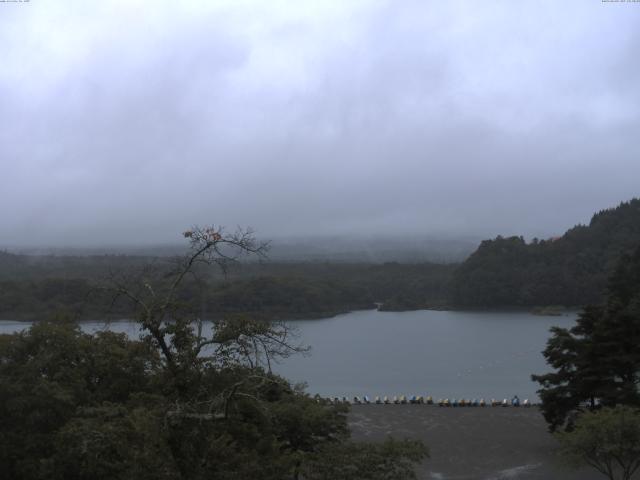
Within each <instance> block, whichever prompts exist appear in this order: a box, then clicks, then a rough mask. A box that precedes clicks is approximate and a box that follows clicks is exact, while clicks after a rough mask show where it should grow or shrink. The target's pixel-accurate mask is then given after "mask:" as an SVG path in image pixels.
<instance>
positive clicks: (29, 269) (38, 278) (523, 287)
mask: <svg viewBox="0 0 640 480" xmlns="http://www.w3.org/2000/svg"><path fill="white" fill-rule="evenodd" d="M637 245H640V200H638V199H633V200H631V201H629V202H624V203H621V204H620V205H619V206H617V207H615V208H612V209H608V210H602V211H600V212H598V213H596V214H595V215H594V216H593V218H592V219H591V221H590V223H589V225H577V226H575V227H573V228H571V229H570V230H568V231H567V232H566V233H565V234H564V235H563V236H561V237H559V238H555V239H548V240H539V239H533V240H532V241H530V242H527V241H525V239H524V238H523V237H501V236H498V237H497V238H495V239H494V240H485V241H483V242H482V243H481V244H480V246H479V247H478V249H477V250H476V251H475V252H474V253H473V254H472V255H471V256H470V257H469V258H468V259H467V260H465V261H464V262H463V263H461V264H437V263H396V262H387V263H355V262H354V263H329V262H283V261H280V262H273V261H269V259H268V257H267V258H266V259H265V260H264V261H262V262H257V261H252V262H247V261H245V262H238V263H235V264H231V265H228V269H227V272H226V274H222V273H221V272H219V271H213V272H212V271H201V272H198V275H197V278H195V277H194V278H193V279H190V281H187V282H185V283H184V285H183V286H182V290H181V295H182V298H183V299H184V300H188V301H192V302H194V304H196V305H197V308H199V313H200V315H201V316H202V317H203V318H217V317H223V316H224V315H226V314H230V313H251V314H253V315H254V316H257V317H261V318H282V319H286V318H298V319H302V318H315V317H322V316H330V315H334V314H337V313H341V312H347V311H351V310H357V309H370V308H374V307H375V305H376V304H378V305H379V304H382V305H381V307H380V308H381V309H382V310H415V309H423V308H445V307H446V308H472V307H481V308H499V307H522V308H532V307H536V306H548V305H562V306H569V307H578V306H582V305H587V304H597V303H600V302H601V301H602V300H603V292H604V290H605V287H606V280H607V277H608V276H609V275H610V274H611V272H612V270H613V268H614V266H615V264H616V261H617V260H618V258H620V256H621V255H623V254H625V253H628V252H630V251H632V250H633V248H634V247H636V246H637ZM170 265H171V258H170V257H157V256H142V255H137V256H132V255H90V256H54V255H45V256H29V255H17V254H12V253H9V252H0V318H3V319H20V320H32V319H37V318H43V316H46V315H49V314H50V313H51V312H60V311H62V312H65V313H67V314H69V315H71V316H73V317H74V318H78V319H89V318H91V319H101V318H105V317H110V318H122V317H127V316H129V315H130V313H131V312H129V311H127V309H126V306H125V305H122V304H118V303H116V304H111V303H110V302H109V299H108V298H105V297H104V296H102V295H101V293H100V288H99V287H100V285H102V284H104V282H105V281H107V280H108V279H109V278H110V276H112V275H113V272H119V273H121V272H125V273H126V272H137V271H140V270H143V271H146V272H147V274H149V275H152V274H158V272H161V271H163V269H164V270H166V269H167V268H169V267H170Z"/></svg>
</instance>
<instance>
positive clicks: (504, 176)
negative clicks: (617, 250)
mask: <svg viewBox="0 0 640 480" xmlns="http://www.w3.org/2000/svg"><path fill="white" fill-rule="evenodd" d="M639 48H640V4H639V3H631V2H618V3H612V2H600V1H596V0H594V1H565V2H555V1H524V2H506V1H495V2H491V1H488V2H444V1H441V2H425V1H415V2H412V1H406V2H391V1H389V2H382V1H369V2H365V1H353V2H293V1H291V2H287V1H280V2H250V1H230V0H229V1H221V2H170V3H164V2H116V1H105V2H99V3H97V2H83V1H70V0H65V1H64V2H45V1H37V2H36V1H32V2H29V3H4V4H2V3H0V121H1V122H2V125H3V127H2V129H0V168H1V174H0V218H1V219H2V222H1V224H0V246H2V245H83V244H86V245H96V244H109V243H166V242H172V241H174V240H175V241H179V238H178V234H179V232H180V231H181V230H182V229H183V228H184V227H186V226H189V225H191V224H195V223H212V222H213V223H216V224H224V225H230V226H234V225H237V224H240V225H250V226H253V227H254V228H255V229H256V230H257V231H258V233H259V235H260V236H262V237H282V236H289V235H305V236H308V235H336V234H345V235H350V234H366V235H371V234H376V232H384V233H385V235H389V234H399V235H402V234H412V235H413V234H429V235H442V234H447V235H481V236H494V235H496V234H498V233H502V234H514V233H518V234H520V233H522V234H525V235H538V236H548V235H552V234H555V233H561V232H562V231H564V230H565V229H566V228H568V227H570V226H572V225H573V224H575V223H577V222H586V221H588V220H589V218H590V215H591V213H593V212H594V211H595V210H598V209H601V208H604V207H607V206H614V205H615V204H617V203H619V202H620V201H622V200H627V199H629V198H631V197H633V196H637V195H639V194H640V180H639V179H640V142H638V138H639V137H638V135H639V133H638V132H639V131H640V109H639V108H638V107H639V106H640V89H638V85H640V62H638V61H637V58H638V50H639Z"/></svg>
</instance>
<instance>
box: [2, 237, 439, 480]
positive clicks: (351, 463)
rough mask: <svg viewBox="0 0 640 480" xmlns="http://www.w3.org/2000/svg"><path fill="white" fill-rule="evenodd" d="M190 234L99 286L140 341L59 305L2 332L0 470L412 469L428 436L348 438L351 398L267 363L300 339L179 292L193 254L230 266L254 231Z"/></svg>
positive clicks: (298, 473) (178, 477)
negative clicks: (66, 313)
mask: <svg viewBox="0 0 640 480" xmlns="http://www.w3.org/2000/svg"><path fill="white" fill-rule="evenodd" d="M185 237H186V238H187V239H189V241H190V250H189V251H188V253H187V254H186V255H185V256H184V257H182V258H178V259H175V260H174V261H173V262H171V263H170V264H168V265H166V266H162V267H157V266H153V268H150V267H149V266H148V265H145V266H144V268H143V269H142V270H141V271H139V272H138V273H137V274H135V275H132V274H115V275H113V276H112V277H111V278H110V279H109V281H108V282H107V283H106V284H105V285H104V286H103V293H104V294H105V295H110V296H111V297H112V298H113V300H114V301H126V302H128V303H130V309H131V310H132V311H134V312H136V317H135V318H136V320H137V321H138V323H139V325H140V329H141V335H140V338H139V339H138V340H133V339H129V338H127V337H126V336H125V335H124V334H116V333H113V332H109V331H105V332H99V333H96V334H95V335H90V334H87V333H83V332H82V331H81V329H80V328H79V326H78V325H77V324H76V323H74V322H72V321H70V320H69V319H68V318H65V317H61V318H60V317H59V318H55V319H54V320H53V321H43V322H39V323H36V324H34V325H33V326H32V327H31V328H29V329H28V330H25V331H23V332H21V333H16V334H13V335H0V464H1V465H2V468H3V474H4V475H6V476H7V477H8V478H12V479H17V480H32V479H45V478H46V479H70V478H71V479H87V480H88V479H105V480H106V479H122V480H129V479H143V480H144V479H167V480H174V479H175V480H182V479H185V480H186V479H189V480H192V479H195V480H197V479H205V478H207V479H209V478H218V479H245V478H253V479H274V480H275V479H286V478H291V479H303V478H309V479H311V478H313V479H316V478H345V479H346V478H353V477H352V476H350V474H349V472H352V471H353V470H354V468H356V469H357V470H359V469H360V467H361V466H363V465H367V468H368V470H366V471H367V475H366V478H372V479H383V478H393V477H392V476H393V475H396V474H398V472H402V475H403V478H412V476H413V464H414V462H417V461H420V460H422V459H423V458H424V457H425V456H426V454H427V451H426V448H425V447H424V445H422V444H421V443H420V442H414V441H395V440H388V441H387V442H385V443H381V444H366V443H358V444H355V443H351V442H350V441H349V431H348V428H347V422H346V414H347V407H346V406H344V405H333V404H329V403H328V402H325V401H323V400H321V399H319V398H312V397H310V396H309V395H308V394H306V393H305V392H304V391H303V390H302V389H301V388H299V387H296V386H292V385H291V384H290V383H289V382H288V381H286V380H285V379H283V378H281V377H279V376H277V375H275V374H274V373H273V372H272V371H271V368H270V367H271V363H270V362H271V360H272V359H274V358H277V357H278V356H286V355H290V354H293V353H296V352H298V351H300V350H301V349H303V347H301V346H299V345H297V344H296V343H295V341H294V340H295V339H293V338H292V337H291V332H290V331H289V329H288V327H287V326H286V325H285V324H276V323H266V322H262V321H257V320H254V319H252V318H250V317H247V316H232V317H228V318H224V319H220V320H218V321H216V322H214V324H213V327H212V330H211V331H208V330H207V329H206V328H205V327H204V325H203V323H202V321H201V318H200V317H199V316H198V311H199V310H198V308H195V307H194V306H193V305H192V303H191V302H189V301H187V299H185V298H184V297H182V296H181V290H180V287H181V285H182V283H183V282H185V281H186V279H187V278H192V275H194V274H196V277H193V278H196V279H197V272H196V271H195V269H194V266H195V265H209V264H217V265H219V266H221V267H222V268H225V267H226V266H227V264H228V262H230V261H233V259H234V258H236V256H237V255H241V254H246V253H258V254H259V253H261V251H262V248H263V246H262V245H260V244H258V243H256V242H255V240H254V239H253V236H252V235H251V233H250V232H247V231H238V232H235V233H233V234H226V233H225V232H224V231H223V230H222V229H219V228H218V229H214V228H212V227H210V228H197V227H196V228H193V229H191V230H189V231H187V232H185ZM346 452H348V453H346ZM334 467H335V468H334ZM328 471H331V472H334V473H335V475H334V476H331V477H327V476H326V475H325V472H328ZM363 471H364V470H363ZM331 475H333V473H332V474H331ZM363 478H364V477H363Z"/></svg>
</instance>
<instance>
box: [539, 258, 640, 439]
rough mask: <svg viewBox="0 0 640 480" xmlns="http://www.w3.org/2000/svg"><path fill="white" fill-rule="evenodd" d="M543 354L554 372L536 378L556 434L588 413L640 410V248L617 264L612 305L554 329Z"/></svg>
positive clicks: (591, 308) (609, 302)
mask: <svg viewBox="0 0 640 480" xmlns="http://www.w3.org/2000/svg"><path fill="white" fill-rule="evenodd" d="M543 354H544V356H545V358H546V359H547V362H548V363H549V364H550V366H551V367H553V368H554V369H555V371H554V372H551V373H547V374H544V375H533V377H532V378H533V380H535V381H537V382H539V383H540V385H541V386H542V388H541V390H539V394H540V398H541V400H542V410H543V413H544V415H545V418H546V420H547V422H548V423H549V425H550V427H551V429H556V428H558V427H562V426H568V427H569V428H571V427H572V424H573V419H574V418H575V416H576V414H579V413H580V412H582V411H584V410H585V409H591V410H593V409H595V408H598V407H599V406H615V405H640V392H639V390H638V385H639V384H640V248H638V249H636V251H635V252H634V253H633V254H632V255H625V256H623V257H622V259H621V260H620V261H619V262H618V265H617V267H616V268H615V271H614V273H613V275H612V276H611V278H610V280H609V287H608V294H607V302H606V303H605V304H603V305H600V306H588V307H586V308H585V309H584V310H583V311H582V312H581V313H580V315H579V317H578V320H577V323H576V326H574V327H573V328H571V329H564V328H557V327H556V328H553V329H552V336H551V338H550V339H549V341H548V343H547V347H546V349H545V350H544V352H543Z"/></svg>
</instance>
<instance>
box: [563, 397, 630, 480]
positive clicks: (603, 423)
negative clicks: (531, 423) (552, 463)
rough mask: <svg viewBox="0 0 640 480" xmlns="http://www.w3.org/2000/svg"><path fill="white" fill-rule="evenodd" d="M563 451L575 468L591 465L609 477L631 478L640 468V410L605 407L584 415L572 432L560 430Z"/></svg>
mask: <svg viewBox="0 0 640 480" xmlns="http://www.w3.org/2000/svg"><path fill="white" fill-rule="evenodd" d="M556 437H557V438H558V440H559V441H560V445H561V448H560V453H561V456H562V459H563V461H564V462H565V463H566V464H568V465H569V466H572V467H581V466H583V465H588V466H590V467H593V468H595V469H596V470H598V471H599V472H600V473H602V474H603V475H604V476H606V477H607V478H609V480H618V479H619V480H630V479H631V478H632V477H633V475H634V474H635V472H636V471H638V469H639V468H640V411H639V410H637V409H632V408H629V407H616V408H604V409H602V410H600V411H597V412H590V413H587V414H584V415H582V416H581V417H580V418H579V419H578V421H577V422H576V425H575V429H574V430H573V431H571V432H559V433H557V434H556Z"/></svg>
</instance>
